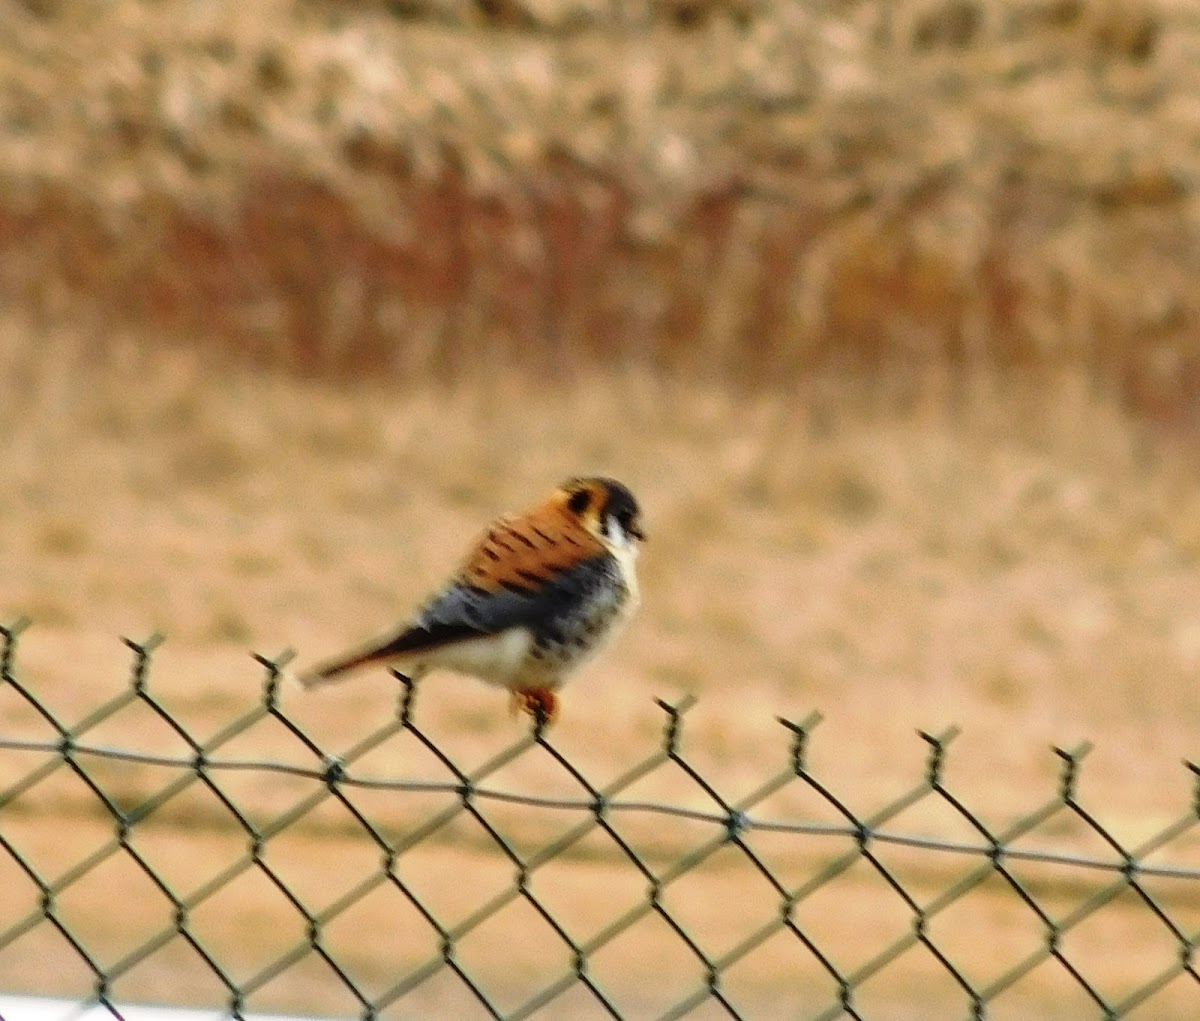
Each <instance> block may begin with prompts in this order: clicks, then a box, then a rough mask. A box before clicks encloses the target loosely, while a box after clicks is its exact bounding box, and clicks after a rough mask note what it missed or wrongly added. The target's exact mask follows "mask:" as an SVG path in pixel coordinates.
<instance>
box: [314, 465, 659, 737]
mask: <svg viewBox="0 0 1200 1021" xmlns="http://www.w3.org/2000/svg"><path fill="white" fill-rule="evenodd" d="M645 538H646V536H645V533H644V532H643V531H642V525H641V515H640V511H639V508H638V504H637V500H635V499H634V496H633V494H632V493H631V492H630V491H629V490H628V489H626V488H625V487H624V486H623V485H621V483H619V482H617V481H615V480H614V479H608V478H599V477H593V478H577V479H569V480H567V481H566V482H564V483H563V484H562V485H561V486H559V487H558V489H556V490H555V491H554V492H553V494H551V496H550V497H549V499H547V500H545V501H544V502H543V503H540V504H538V505H537V506H536V507H533V508H531V509H530V510H528V511H526V512H525V513H524V514H519V515H516V516H509V517H503V518H500V519H499V520H498V521H496V522H495V523H494V524H492V525H491V527H489V528H488V530H487V531H486V532H485V533H484V535H483V537H482V538H481V539H480V540H479V541H478V543H476V545H475V547H474V548H473V549H472V550H471V552H470V554H469V555H468V556H467V558H466V559H465V560H464V561H463V563H462V566H461V567H460V568H459V570H458V571H457V572H456V573H455V575H454V576H453V577H452V578H451V579H450V581H449V583H448V584H447V585H445V586H444V587H443V588H442V589H440V590H439V591H437V592H435V593H434V594H433V595H432V596H430V597H429V598H428V599H427V600H426V601H425V603H424V604H423V605H422V606H421V607H420V609H418V610H417V612H416V613H415V614H414V615H413V616H412V618H411V619H409V620H408V621H406V622H405V623H403V624H401V625H400V626H399V627H398V628H394V629H392V630H390V631H388V632H386V633H385V634H383V635H380V636H379V637H377V638H375V639H372V640H370V641H367V642H365V643H363V644H362V645H361V646H358V647H357V648H355V649H352V650H350V651H349V652H346V653H344V654H343V655H341V656H336V657H333V658H332V659H329V660H326V661H325V662H322V663H318V664H317V665H316V666H314V667H313V668H312V669H310V670H308V671H305V672H304V673H302V674H300V675H299V678H298V679H299V681H300V683H301V684H303V685H304V686H305V687H306V688H312V687H316V686H318V685H321V684H326V683H330V682H332V681H337V680H341V679H342V678H343V677H344V676H345V675H346V674H347V673H349V672H350V671H352V670H355V669H357V668H359V667H363V666H368V665H370V664H376V663H378V664H387V665H388V666H391V667H393V668H394V669H396V670H398V671H400V672H401V673H403V674H405V675H406V676H408V677H411V678H412V679H414V680H417V679H419V678H420V677H422V676H423V675H424V674H427V673H429V672H430V671H433V670H452V671H454V672H456V673H460V674H469V675H471V676H473V677H478V678H480V679H482V680H484V681H487V682H488V683H489V684H495V685H498V686H501V687H505V688H508V689H509V691H511V692H512V693H513V694H512V697H513V704H514V705H515V706H516V707H517V708H520V709H523V710H524V711H525V712H527V713H529V714H530V715H531V716H533V717H534V718H535V719H540V720H543V721H546V722H549V721H550V720H553V719H554V717H555V714H556V713H557V711H558V699H557V697H556V695H555V692H556V691H557V690H558V688H559V687H560V686H561V685H562V684H563V682H564V681H566V679H567V676H568V675H569V674H570V673H571V672H572V671H573V670H575V669H576V668H577V667H578V666H579V665H580V664H581V663H583V662H584V661H585V660H587V659H588V658H589V657H591V656H592V655H593V654H594V653H596V652H597V651H598V650H599V649H600V648H601V647H602V646H603V645H605V644H606V643H607V641H608V640H609V639H610V638H611V637H612V636H613V634H614V633H615V632H616V631H617V629H618V627H619V626H620V625H622V624H623V623H625V622H626V621H627V620H628V619H629V618H630V617H631V616H632V614H633V612H634V610H635V609H636V608H637V605H638V585H637V577H636V575H635V573H634V561H635V560H636V559H637V554H638V544H639V543H640V542H642V541H644V540H645Z"/></svg>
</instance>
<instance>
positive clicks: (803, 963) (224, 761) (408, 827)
mask: <svg viewBox="0 0 1200 1021" xmlns="http://www.w3.org/2000/svg"><path fill="white" fill-rule="evenodd" d="M25 623H26V622H25V621H19V622H17V623H16V624H14V625H12V626H9V627H4V628H2V629H0V636H2V641H3V644H2V647H0V672H2V682H0V699H4V700H5V701H4V702H3V703H2V704H0V720H5V719H10V718H12V717H13V714H12V713H8V712H7V711H6V709H5V707H8V708H9V709H12V708H14V707H15V708H16V709H19V710H20V712H21V713H23V714H24V716H25V718H26V724H24V725H22V727H21V728H20V732H19V733H5V732H4V730H0V890H2V891H3V893H2V895H0V991H4V990H6V989H7V991H10V992H21V993H27V992H35V993H55V994H57V995H66V996H69V997H72V998H74V999H77V1000H78V1002H79V1003H80V1004H85V1005H97V1004H98V1005H101V1006H102V1007H104V1008H107V1010H109V1011H110V1012H111V1013H112V1014H113V1016H114V1017H121V1010H122V1007H121V1004H122V1003H130V1002H136V1001H139V1000H151V1001H159V1002H172V1003H186V1004H204V1005H207V1006H210V1007H211V1006H219V1007H220V1008H221V1009H224V1010H227V1012H228V1013H229V1015H231V1016H233V1017H241V1016H242V1015H243V1013H244V1012H247V1011H251V1010H255V1011H258V1010H268V1009H291V1010H311V1011H314V1012H317V1013H321V1014H330V1015H336V1016H357V1017H362V1018H383V1017H397V1018H399V1017H422V1018H432V1017H438V1018H471V1017H484V1018H486V1017H492V1018H508V1019H514V1021H515V1019H521V1018H529V1017H539V1018H560V1017H564V1018H565V1017H570V1018H591V1017H597V1018H603V1017H611V1018H660V1019H669V1018H683V1017H703V1018H708V1017H714V1018H716V1017H720V1018H724V1017H729V1018H775V1017H788V1018H807V1019H824V1021H832V1019H835V1018H843V1017H846V1018H856V1019H868V1018H871V1019H887V1021H892V1019H902V1018H941V1017H945V1018H991V1019H997V1018H1039V1017H1045V1018H1057V1019H1062V1018H1093V1017H1094V1018H1125V1017H1135V1016H1136V1017H1145V1018H1154V1019H1170V1018H1180V1019H1182V1018H1194V1017H1196V1016H1200V974H1198V973H1197V971H1196V965H1195V946H1196V941H1197V938H1198V935H1200V867H1196V866H1195V865H1194V864H1187V862H1189V861H1192V862H1194V861H1195V859H1196V858H1197V857H1198V854H1197V852H1198V849H1200V832H1198V830H1197V822H1198V819H1200V769H1198V768H1197V767H1196V766H1195V765H1192V764H1190V763H1189V764H1187V765H1188V768H1189V769H1190V770H1191V771H1192V773H1193V774H1194V775H1195V776H1196V788H1195V794H1194V797H1193V800H1192V803H1191V804H1190V805H1186V806H1184V807H1183V810H1182V811H1181V813H1180V815H1179V817H1178V818H1177V819H1176V820H1175V821H1173V822H1171V823H1170V824H1169V825H1166V826H1165V827H1163V828H1161V829H1160V830H1159V831H1158V832H1155V833H1153V834H1152V835H1149V836H1146V837H1145V838H1143V839H1142V840H1141V841H1140V842H1139V843H1138V844H1137V845H1136V846H1126V845H1125V844H1123V843H1121V842H1120V841H1118V840H1117V839H1116V838H1115V837H1114V836H1113V835H1112V834H1111V833H1109V832H1108V831H1107V830H1106V829H1105V828H1104V827H1103V826H1102V825H1101V824H1100V823H1099V822H1098V821H1097V819H1096V817H1095V816H1094V815H1093V814H1092V812H1091V811H1089V809H1088V808H1086V807H1085V806H1084V805H1083V804H1081V803H1080V800H1079V798H1078V786H1077V782H1078V778H1079V774H1080V768H1081V761H1082V759H1083V757H1084V755H1085V754H1086V751H1087V748H1086V746H1083V747H1079V748H1075V749H1056V754H1057V755H1058V757H1059V759H1060V760H1061V771H1060V777H1059V781H1058V784H1057V789H1056V790H1054V791H1052V792H1050V795H1049V796H1048V797H1047V798H1046V799H1045V800H1044V801H1042V803H1040V804H1038V805H1036V807H1034V808H1033V809H1032V810H1030V811H1029V812H1028V813H1027V814H1025V815H1023V816H1022V817H1021V818H1019V819H1016V820H1015V821H1012V822H1010V823H1008V824H1006V825H1005V826H1003V827H1002V828H998V827H994V826H989V825H988V824H986V823H985V822H984V816H983V813H982V812H981V811H979V810H978V809H976V808H972V807H970V804H969V799H968V798H967V797H966V796H965V795H963V794H961V793H959V792H956V791H953V790H951V789H950V788H949V787H948V785H947V783H946V781H945V771H944V766H945V762H946V756H947V748H948V745H949V743H950V741H951V739H952V738H953V736H954V732H953V731H948V732H946V733H941V734H926V733H922V734H921V738H922V739H923V741H924V742H925V744H926V746H927V759H926V764H925V768H924V773H923V775H921V776H919V777H917V778H916V779H915V782H914V783H913V784H912V786H911V787H910V788H909V789H908V790H906V791H904V793H902V794H901V795H900V796H899V797H895V798H892V799H890V800H888V801H887V803H885V804H881V805H878V806H876V807H874V808H872V809H871V810H869V811H863V810H861V809H854V808H852V807H851V806H850V805H848V804H847V803H846V802H845V801H844V800H842V799H841V798H839V796H838V795H837V794H836V793H834V789H835V787H836V784H835V783H834V782H832V781H827V780H823V779H821V778H819V777H817V776H815V775H814V774H813V772H812V771H811V770H810V768H809V766H808V764H807V760H806V750H807V746H808V743H809V740H810V737H811V735H812V732H813V728H814V727H815V726H816V724H817V722H818V717H817V716H816V715H815V714H814V715H813V716H810V717H809V718H807V719H805V720H801V721H798V722H793V721H787V720H781V721H780V722H781V723H782V725H783V728H784V730H782V731H781V740H780V745H779V749H778V754H775V750H774V749H767V750H764V752H763V769H764V772H769V774H770V775H769V776H767V778H766V779H765V780H764V781H763V782H762V783H761V784H760V785H759V786H758V787H757V788H756V789H754V790H752V791H751V792H750V793H748V794H746V795H744V796H742V797H740V798H737V799H730V798H728V797H726V796H724V795H723V794H722V793H720V791H719V787H720V786H721V784H720V782H719V778H716V777H711V776H706V775H704V774H703V773H702V772H701V771H700V769H699V768H697V766H696V765H695V764H694V760H693V759H690V758H689V754H688V744H687V741H686V740H685V735H684V717H685V713H686V711H687V709H688V708H689V703H686V702H685V703H682V704H676V705H669V704H667V703H663V702H660V703H659V705H660V706H661V709H662V712H663V731H662V741H661V745H660V746H659V747H658V748H656V749H655V750H654V751H653V753H652V754H650V755H648V756H647V757H645V758H644V759H642V760H641V761H638V762H636V763H635V764H634V765H632V766H631V767H630V768H629V769H627V770H626V771H625V772H623V773H622V774H620V775H619V776H616V777H615V778H611V779H608V780H606V781H604V782H602V783H601V782H596V781H593V780H592V779H589V777H588V776H586V775H585V774H584V772H583V770H582V769H581V768H579V767H578V766H577V765H576V764H574V763H573V762H572V761H571V759H570V758H568V756H567V755H566V754H564V752H563V751H562V750H561V749H560V748H559V747H558V746H557V745H556V744H555V741H554V737H553V734H552V732H551V733H547V732H546V731H545V730H544V729H543V728H542V727H541V726H538V725H536V724H535V725H534V726H533V727H532V730H531V732H530V733H529V734H527V735H526V736H524V737H523V738H521V739H520V740H518V741H516V743H514V744H512V745H511V747H507V748H505V749H504V750H503V751H502V752H500V753H499V754H497V755H495V756H494V757H493V758H491V759H490V760H488V761H486V762H482V763H478V764H474V765H472V766H470V767H467V766H464V765H460V764H459V763H457V762H456V761H455V760H454V758H453V757H452V755H451V754H450V753H448V752H447V751H446V750H445V749H444V748H443V747H441V746H439V744H438V743H437V741H435V740H434V739H433V738H432V737H431V736H430V734H429V733H428V732H427V731H426V730H425V729H423V727H422V725H421V724H420V722H419V719H418V713H417V712H416V711H415V702H414V689H413V686H412V685H411V684H410V683H408V682H407V681H406V680H405V679H404V678H402V677H399V680H400V682H401V688H400V692H401V695H400V698H399V700H398V704H397V710H396V713H395V714H394V717H392V718H391V719H390V720H389V721H388V722H387V723H386V725H384V726H382V727H381V728H378V729H376V730H375V731H374V732H372V733H369V734H365V735H363V736H362V737H361V738H360V739H359V740H358V741H357V742H356V743H353V744H351V745H350V746H349V747H346V748H342V749H340V750H337V751H336V752H333V751H331V750H329V749H327V748H324V747H321V746H320V745H319V744H318V743H317V742H316V741H315V740H314V739H313V738H312V737H311V736H310V735H309V734H308V733H306V732H305V730H304V729H303V728H302V727H301V726H300V725H299V724H298V723H297V722H296V721H295V720H294V719H292V718H290V717H289V715H288V714H287V713H285V712H284V710H283V708H282V706H281V702H282V700H281V697H280V695H281V693H280V670H281V667H282V666H283V665H284V663H285V661H286V655H285V656H280V657H278V658H276V659H274V660H271V659H267V658H265V657H256V658H258V660H259V663H260V664H261V666H262V668H263V670H264V671H265V681H264V683H263V685H262V688H261V694H260V696H259V697H257V699H256V700H255V701H254V703H253V704H252V705H251V706H250V707H249V708H245V707H243V710H242V711H241V712H240V713H239V714H237V715H236V716H235V717H234V718H233V719H231V720H230V721H229V722H228V723H227V724H225V725H224V726H223V727H221V728H220V729H218V730H217V732H216V733H213V734H210V735H206V736H203V737H201V736H199V735H197V734H194V733H191V732H190V731H189V729H188V727H187V726H186V725H185V724H184V722H183V721H182V719H181V715H180V714H179V713H178V711H174V710H173V709H172V707H171V706H170V705H168V704H167V702H166V701H165V700H164V699H161V698H160V697H158V696H156V694H155V693H154V690H153V687H152V685H151V684H150V678H149V663H150V657H151V654H152V652H153V650H154V648H155V646H156V645H157V644H158V642H159V639H158V638H157V637H153V638H151V639H149V640H148V641H145V642H141V643H138V642H132V641H127V642H126V644H127V645H128V646H129V648H130V649H131V651H132V654H133V666H132V674H131V678H130V683H129V684H128V686H127V688H125V689H124V690H123V691H122V692H121V693H120V694H119V696H117V697H115V698H113V699H111V700H110V701H107V702H105V703H104V704H102V705H100V706H97V707H96V708H95V709H94V710H92V711H91V712H88V713H87V714H85V715H84V716H83V717H82V718H81V719H77V720H72V721H67V720H64V719H63V718H62V715H61V714H60V713H58V712H56V711H55V710H54V709H53V708H52V707H51V706H50V705H49V704H48V700H47V699H40V698H39V697H38V694H37V691H36V688H35V684H34V682H33V681H32V680H30V679H28V678H26V677H23V676H22V673H21V671H20V670H18V668H17V662H16V657H15V650H16V644H17V637H18V634H19V632H20V631H21V630H22V629H23V627H24V626H25ZM397 676H398V675H397ZM3 727H4V729H7V727H8V724H3ZM264 728H267V729H264ZM155 729H157V731H159V732H160V736H161V735H166V737H165V738H163V739H162V740H160V741H159V744H158V745H156V746H155V747H156V749H161V747H163V746H164V741H165V747H168V748H169V749H171V750H169V751H166V752H164V751H162V750H153V751H150V750H145V748H144V747H142V742H141V741H140V738H141V737H142V736H144V735H145V734H147V733H148V732H149V731H151V730H155ZM267 733H269V734H270V740H266V739H264V737H263V735H264V734H267ZM114 735H116V736H117V737H120V738H122V739H121V740H117V739H115V738H114ZM251 739H253V740H251ZM262 747H266V748H269V749H270V751H271V754H270V755H269V756H267V755H265V753H264V755H263V756H262V757H256V756H255V755H254V754H252V752H253V750H254V749H255V748H262ZM397 747H400V748H402V749H403V750H404V751H405V752H406V753H408V752H411V753H413V754H416V755H418V756H419V757H420V761H421V762H423V763H424V764H425V765H424V767H423V768H424V770H425V772H424V773H423V774H422V775H418V776H417V777H416V778H413V777H410V776H404V777H400V776H398V775H397V773H396V766H395V764H396V761H397V758H396V749H397ZM248 748H249V751H247V749H248ZM772 762H774V765H771V763H772ZM381 763H382V764H383V765H384V766H389V767H390V768H391V769H392V772H391V773H387V772H383V771H381V770H380V768H379V766H380V764H381ZM529 763H535V764H536V766H537V768H538V769H540V770H541V773H540V774H538V775H539V776H540V777H541V779H538V780H537V781H536V782H531V783H528V784H527V785H526V787H525V788H524V789H515V788H514V786H513V784H512V783H511V782H508V783H506V782H504V778H505V777H508V776H517V777H520V776H521V775H522V774H521V773H520V769H521V768H522V767H523V766H525V765H528V764H529ZM551 775H552V776H553V778H554V779H553V782H547V781H546V780H545V777H547V776H551ZM663 777H667V778H668V779H669V781H670V782H669V783H668V784H667V786H666V787H665V788H659V789H666V790H669V791H672V792H674V793H673V796H672V797H670V798H663V797H660V798H658V799H651V798H648V797H645V796H643V794H642V793H640V792H642V791H644V790H645V789H646V786H647V783H648V782H649V781H658V780H661V779H662V778H663ZM1068 837H1069V839H1068Z"/></svg>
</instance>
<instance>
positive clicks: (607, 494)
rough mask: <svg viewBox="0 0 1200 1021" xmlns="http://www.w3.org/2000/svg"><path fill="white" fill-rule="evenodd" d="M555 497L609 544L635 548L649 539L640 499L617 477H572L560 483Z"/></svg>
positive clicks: (590, 530)
mask: <svg viewBox="0 0 1200 1021" xmlns="http://www.w3.org/2000/svg"><path fill="white" fill-rule="evenodd" d="M555 498H556V499H557V500H559V501H560V502H561V504H562V507H563V510H564V511H565V512H566V513H567V514H570V515H572V516H573V517H575V518H577V519H578V520H579V522H580V524H582V525H583V527H584V528H586V529H587V530H588V531H589V532H591V533H592V534H593V535H594V536H596V538H598V539H599V540H600V541H601V542H602V543H604V544H605V545H606V546H608V547H611V548H613V549H617V550H626V549H627V550H630V551H633V550H636V548H637V545H636V544H637V543H638V542H644V541H645V539H646V533H645V532H644V531H643V530H642V512H641V509H640V508H639V507H638V502H637V500H636V499H635V498H634V495H633V494H632V493H631V492H630V491H629V490H628V489H626V488H625V487H624V486H623V485H621V483H619V482H617V481H616V480H615V479H607V478H602V477H599V476H595V477H589V478H579V479H568V480H567V481H566V482H564V483H563V484H562V485H561V486H559V488H558V491H557V492H556V493H555Z"/></svg>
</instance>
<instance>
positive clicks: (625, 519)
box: [617, 510, 646, 539]
mask: <svg viewBox="0 0 1200 1021" xmlns="http://www.w3.org/2000/svg"><path fill="white" fill-rule="evenodd" d="M617 524H618V525H620V526H621V531H622V532H624V533H625V534H626V535H631V536H633V537H634V538H635V539H645V538H646V533H645V532H643V531H642V529H641V527H640V526H639V525H638V521H637V515H636V514H635V513H634V512H633V511H631V510H623V511H621V513H619V514H618V515H617Z"/></svg>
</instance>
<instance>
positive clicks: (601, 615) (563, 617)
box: [531, 571, 637, 669]
mask: <svg viewBox="0 0 1200 1021" xmlns="http://www.w3.org/2000/svg"><path fill="white" fill-rule="evenodd" d="M636 601H637V593H636V592H635V591H634V590H633V589H631V587H630V586H629V585H628V584H627V583H626V581H625V579H624V578H622V577H621V575H620V574H619V573H618V572H615V571H614V572H612V573H611V574H610V575H608V576H607V577H606V578H605V579H604V580H603V582H602V583H600V584H597V585H595V586H592V587H590V588H589V590H588V591H587V592H586V593H584V594H582V595H581V596H580V597H578V598H576V599H573V600H570V601H568V602H565V603H564V604H563V605H562V606H561V607H560V608H559V609H558V612H556V613H553V614H551V615H550V616H549V617H548V619H547V620H546V623H545V626H543V627H541V628H539V629H538V630H537V633H536V634H535V635H534V646H533V649H532V650H531V653H532V654H533V656H534V657H535V658H536V659H537V660H538V661H539V662H540V663H541V664H542V665H543V666H545V667H547V668H549V669H561V668H563V667H567V666H570V665H572V664H573V663H575V662H577V661H579V660H581V659H583V658H585V657H587V656H589V655H590V654H591V653H593V652H595V651H596V650H597V649H599V648H600V647H601V646H602V645H603V644H604V643H605V641H607V639H608V638H609V637H611V635H612V634H613V632H614V631H615V630H616V629H617V627H618V626H619V625H620V624H621V623H622V622H623V621H624V620H625V619H626V618H627V617H628V616H629V615H630V614H631V613H632V612H633V609H634V606H635V604H636Z"/></svg>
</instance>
